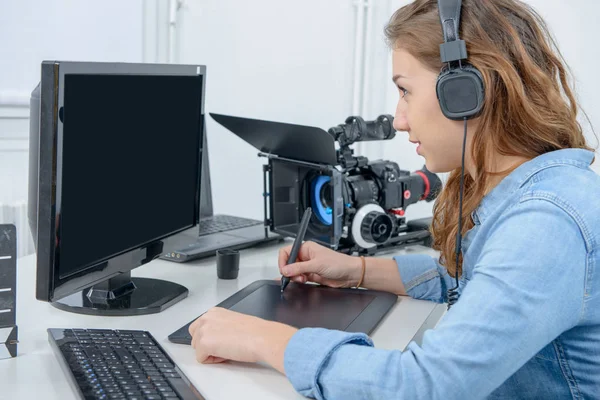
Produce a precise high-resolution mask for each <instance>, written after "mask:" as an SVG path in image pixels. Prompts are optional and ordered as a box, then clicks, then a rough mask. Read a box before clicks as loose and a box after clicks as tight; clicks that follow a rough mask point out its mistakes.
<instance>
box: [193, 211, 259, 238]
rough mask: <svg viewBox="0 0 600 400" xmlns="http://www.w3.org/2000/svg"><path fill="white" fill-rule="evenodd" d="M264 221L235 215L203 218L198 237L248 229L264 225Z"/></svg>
mask: <svg viewBox="0 0 600 400" xmlns="http://www.w3.org/2000/svg"><path fill="white" fill-rule="evenodd" d="M262 224H264V222H263V221H258V220H255V219H249V218H243V217H235V216H233V215H223V214H218V215H213V216H212V217H207V218H202V219H201V220H200V222H199V223H198V228H199V229H198V235H199V236H202V235H209V234H211V233H218V232H225V231H230V230H232V229H239V228H246V227H248V226H254V225H262Z"/></svg>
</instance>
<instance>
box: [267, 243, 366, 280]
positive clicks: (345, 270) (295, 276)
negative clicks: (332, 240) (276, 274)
mask: <svg viewBox="0 0 600 400" xmlns="http://www.w3.org/2000/svg"><path fill="white" fill-rule="evenodd" d="M291 250H292V246H291V245H289V246H286V247H284V248H282V249H281V250H279V271H280V273H281V274H282V275H283V276H287V277H289V278H290V280H292V281H294V282H298V283H305V282H308V281H310V282H315V283H319V284H321V285H325V286H330V287H335V288H347V287H353V286H356V285H357V284H358V281H359V280H360V276H361V273H362V262H361V260H360V258H358V257H352V256H349V255H347V254H342V253H338V252H336V251H334V250H332V249H329V248H327V247H325V246H322V245H320V244H317V243H315V242H310V241H308V242H304V243H303V244H302V245H301V246H300V250H299V251H298V258H297V260H295V262H292V263H291V264H289V265H286V264H287V261H288V258H289V256H290V252H291Z"/></svg>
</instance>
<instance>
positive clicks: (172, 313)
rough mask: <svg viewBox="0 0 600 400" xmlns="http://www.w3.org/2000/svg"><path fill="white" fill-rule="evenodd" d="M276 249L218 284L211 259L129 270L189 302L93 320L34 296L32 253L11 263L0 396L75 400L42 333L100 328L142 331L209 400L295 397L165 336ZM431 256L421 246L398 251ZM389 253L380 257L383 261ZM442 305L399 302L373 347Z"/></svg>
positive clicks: (399, 337)
mask: <svg viewBox="0 0 600 400" xmlns="http://www.w3.org/2000/svg"><path fill="white" fill-rule="evenodd" d="M280 246H281V245H280V244H275V245H271V246H268V247H264V248H257V249H248V250H243V251H241V260H240V272H239V277H238V279H237V280H230V281H226V280H219V279H218V278H217V274H216V266H215V265H216V264H215V259H214V257H211V258H209V259H205V260H199V261H193V262H189V263H185V264H177V263H172V262H168V261H162V260H155V261H153V262H151V263H149V264H147V265H145V266H143V267H140V268H137V269H135V270H133V271H132V275H133V276H146V277H153V278H159V279H165V280H169V281H173V282H177V283H179V284H182V285H184V286H186V287H187V288H188V290H189V294H188V297H187V298H185V299H184V300H182V301H180V302H179V303H177V304H175V305H173V306H172V307H170V308H168V309H167V310H165V311H163V312H161V313H158V314H150V315H141V316H133V317H97V316H88V315H80V314H74V313H69V312H65V311H61V310H58V309H57V308H55V307H53V306H51V305H50V304H48V303H45V302H41V301H38V300H36V299H35V258H34V257H35V256H28V257H23V258H21V259H19V260H18V265H17V268H18V275H17V276H18V278H17V279H18V282H17V325H18V327H19V345H18V356H17V357H16V358H13V359H5V360H0V399H11V400H15V399H33V398H37V397H38V396H43V398H45V399H48V400H51V399H60V400H68V399H76V398H77V397H76V395H75V393H74V392H73V390H72V389H71V387H70V386H69V385H68V381H67V380H66V378H65V375H64V374H63V372H62V370H61V369H60V366H59V364H58V362H57V360H56V358H55V356H54V354H53V353H52V350H51V349H50V346H49V344H48V336H47V332H46V329H47V328H53V327H54V328H104V329H142V330H148V331H150V333H152V335H153V336H154V337H155V338H156V340H158V341H159V342H160V344H161V345H162V346H163V347H164V348H165V350H166V351H167V353H169V355H170V356H171V357H172V358H173V360H174V361H175V362H176V363H177V364H178V365H179V367H180V368H181V369H182V370H183V372H184V373H185V374H186V375H187V377H188V378H190V380H191V381H192V382H193V383H194V385H195V386H196V388H197V389H198V390H199V391H200V392H201V393H202V394H203V395H204V397H205V398H206V399H208V400H212V399H239V398H244V399H262V400H267V399H294V398H297V399H302V398H303V397H302V396H300V395H299V394H297V393H296V392H295V391H294V388H293V387H292V385H291V384H290V383H289V381H288V380H287V378H286V377H285V376H283V375H282V374H280V373H279V372H277V371H275V370H273V369H271V368H270V367H267V366H264V365H257V364H242V363H231V362H227V363H224V364H219V365H203V364H199V363H198V362H197V361H196V359H195V356H194V352H193V350H192V348H191V347H189V346H185V345H177V344H173V343H170V342H169V341H168V339H167V336H168V335H169V334H170V333H172V332H173V331H175V330H176V329H178V328H180V327H181V326H183V325H184V324H186V323H187V322H189V321H191V320H192V319H194V318H195V317H197V316H198V315H200V314H201V313H203V312H204V311H206V310H207V309H209V308H211V307H213V306H215V305H217V304H218V303H220V302H221V301H223V300H225V299H226V298H227V297H229V296H231V295H232V294H234V293H235V292H236V291H238V290H240V289H242V288H244V287H245V286H247V285H249V284H250V283H252V282H254V281H256V280H259V279H275V278H279V277H280V275H279V271H278V269H277V251H278V249H279V247H280ZM407 252H411V253H414V252H431V254H432V255H433V254H435V253H433V252H432V250H431V249H427V248H425V247H421V246H414V247H412V248H408V249H406V250H400V251H397V252H396V253H393V254H402V253H407ZM390 256H391V255H390V254H387V255H382V257H390ZM443 310H444V307H443V306H440V305H436V304H434V303H431V302H426V301H419V300H414V299H412V298H408V297H401V298H399V301H398V303H397V304H396V305H395V306H394V307H393V308H392V310H391V311H390V313H389V314H388V315H387V316H386V318H385V320H383V321H382V322H381V324H380V325H379V327H378V328H377V329H376V331H375V332H374V333H373V334H372V335H371V336H372V338H373V340H374V342H375V345H376V346H377V347H379V348H385V349H404V348H405V347H406V345H407V344H408V343H409V342H410V341H411V340H417V341H419V340H420V336H421V335H422V333H423V331H424V330H425V329H427V328H430V327H433V326H434V325H435V324H436V323H437V321H438V320H439V318H440V317H441V316H442V315H443Z"/></svg>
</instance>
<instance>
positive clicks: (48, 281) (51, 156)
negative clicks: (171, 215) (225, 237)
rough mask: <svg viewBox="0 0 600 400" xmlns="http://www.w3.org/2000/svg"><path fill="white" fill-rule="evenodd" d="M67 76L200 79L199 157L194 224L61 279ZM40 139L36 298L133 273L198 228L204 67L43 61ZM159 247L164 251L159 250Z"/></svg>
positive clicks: (60, 294) (52, 297) (56, 296)
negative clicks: (59, 238) (59, 253)
mask: <svg viewBox="0 0 600 400" xmlns="http://www.w3.org/2000/svg"><path fill="white" fill-rule="evenodd" d="M68 74H94V75H97V74H109V75H124V74H131V75H178V76H199V77H201V79H202V85H201V86H202V94H201V96H202V98H201V99H200V114H199V117H200V121H199V132H198V133H199V135H200V137H199V140H198V147H199V153H198V160H197V167H198V169H197V175H196V176H197V181H196V190H195V208H194V218H193V223H192V224H191V225H189V226H185V227H182V228H181V229H179V230H176V231H174V232H170V233H166V234H165V235H163V236H161V237H159V238H156V239H154V240H151V241H148V242H146V243H141V244H140V245H139V246H137V247H136V248H133V249H129V250H124V251H122V252H120V253H118V254H115V255H112V256H110V257H106V258H105V259H103V260H100V261H98V262H97V263H94V264H93V265H90V266H88V267H87V268H85V269H84V270H81V271H78V272H76V273H73V274H70V275H68V276H64V277H61V276H60V271H59V268H58V265H57V251H58V245H57V235H56V233H57V231H56V222H57V221H56V218H57V215H60V207H61V187H62V186H61V184H62V140H63V138H62V134H63V132H62V123H60V118H59V110H60V109H61V107H62V105H63V104H64V97H63V96H64V79H65V75H68ZM40 85H41V88H40V89H41V93H40V108H39V117H40V124H39V132H38V133H37V134H38V135H39V137H38V143H39V145H38V154H37V156H38V190H37V203H38V206H37V212H38V218H37V277H36V278H37V281H36V298H37V299H39V300H43V301H55V300H58V299H61V298H63V297H66V296H68V295H70V294H73V293H76V292H78V291H81V290H84V289H85V288H88V287H90V286H93V285H95V284H98V283H100V282H103V281H105V280H107V279H110V278H112V277H115V276H117V275H119V274H122V273H124V272H129V271H131V270H132V269H135V268H137V267H139V266H141V265H144V264H146V263H147V262H149V261H151V260H152V259H155V258H157V257H158V256H160V254H162V252H163V251H164V249H165V248H168V247H169V245H170V244H171V243H172V242H173V243H174V242H175V240H174V236H175V235H177V234H178V233H180V232H183V231H186V230H189V229H190V228H193V227H195V226H197V224H198V222H199V218H200V217H199V216H200V190H201V176H202V156H203V154H202V153H203V139H204V135H205V110H204V107H205V92H206V66H204V65H181V64H177V65H175V64H145V63H110V62H78V61H43V62H42V65H41V83H40ZM157 249H161V250H163V251H161V252H160V253H159V254H156V253H157Z"/></svg>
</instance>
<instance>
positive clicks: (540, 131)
mask: <svg viewBox="0 0 600 400" xmlns="http://www.w3.org/2000/svg"><path fill="white" fill-rule="evenodd" d="M385 35H386V38H387V41H388V43H389V45H390V46H391V47H392V48H402V49H404V50H406V51H407V52H409V53H410V54H412V55H413V56H414V57H415V58H416V59H418V60H419V61H420V62H421V63H422V64H423V65H424V66H425V67H427V68H429V69H431V70H432V71H435V72H439V71H440V70H441V68H442V63H441V61H440V49H439V45H440V43H442V42H443V35H442V29H441V25H440V19H439V13H438V6H437V0H416V1H414V2H413V3H410V4H409V5H407V6H404V7H402V8H400V9H399V10H397V11H396V12H395V13H394V15H393V16H392V17H391V19H390V21H389V23H388V24H387V25H386V27H385ZM459 36H460V38H461V39H463V40H465V41H466V44H467V52H468V60H467V61H468V62H469V63H470V64H471V65H473V66H475V67H476V68H478V69H479V71H480V72H481V73H482V75H483V79H484V86H485V99H484V106H483V109H482V113H481V115H480V116H479V124H478V128H477V130H476V131H475V132H473V133H472V138H471V139H472V142H471V143H472V145H471V159H472V160H473V162H474V167H475V171H477V172H476V176H473V177H472V176H470V175H469V174H467V173H465V178H464V185H465V186H464V197H463V218H462V234H463V235H464V234H465V233H466V232H467V231H468V230H469V229H471V228H472V227H473V221H472V219H471V213H472V212H473V211H474V210H475V209H476V208H477V206H478V205H479V203H480V202H481V200H482V199H483V197H484V196H485V194H486V191H487V190H489V189H490V188H489V187H488V186H489V184H490V178H491V177H492V176H494V175H495V176H496V177H497V176H500V177H504V176H506V175H508V174H509V173H510V170H509V171H500V172H498V171H496V172H493V173H492V172H489V171H488V170H489V169H490V168H489V166H488V165H487V164H486V160H487V161H489V160H490V157H489V155H491V154H495V153H499V154H502V155H510V156H521V157H525V158H527V159H532V158H534V157H536V156H539V155H540V154H543V153H546V152H550V151H553V150H558V149H565V148H581V149H588V150H592V149H591V148H590V147H588V145H587V143H586V140H585V137H584V134H583V130H582V128H581V126H580V124H579V123H578V121H577V112H578V106H577V102H576V100H575V96H574V94H573V91H572V89H571V88H570V86H569V76H568V73H567V71H568V69H567V67H566V63H564V60H563V59H562V56H561V54H560V52H559V50H558V49H557V46H556V44H555V42H554V40H553V39H552V36H551V35H550V33H549V31H548V28H547V26H546V24H545V23H544V21H543V20H542V18H541V17H540V16H539V15H538V14H537V13H536V12H535V10H533V9H532V8H531V7H529V6H528V5H526V4H524V3H523V2H521V1H519V0H463V2H462V12H461V20H460V32H459ZM459 189H460V168H458V169H456V170H453V171H451V172H450V174H449V176H448V180H447V182H446V184H445V186H444V188H443V190H442V191H441V193H440V195H439V196H438V198H437V200H436V202H435V204H434V208H433V222H432V226H431V233H432V236H433V248H434V249H436V250H439V252H440V263H441V264H442V265H444V266H445V267H446V269H447V270H448V272H449V274H450V275H451V276H456V273H458V274H460V273H461V270H462V256H461V257H460V258H459V262H458V265H456V264H455V257H454V254H455V245H456V234H457V231H458V204H459V202H458V200H459ZM457 271H458V272H457Z"/></svg>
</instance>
